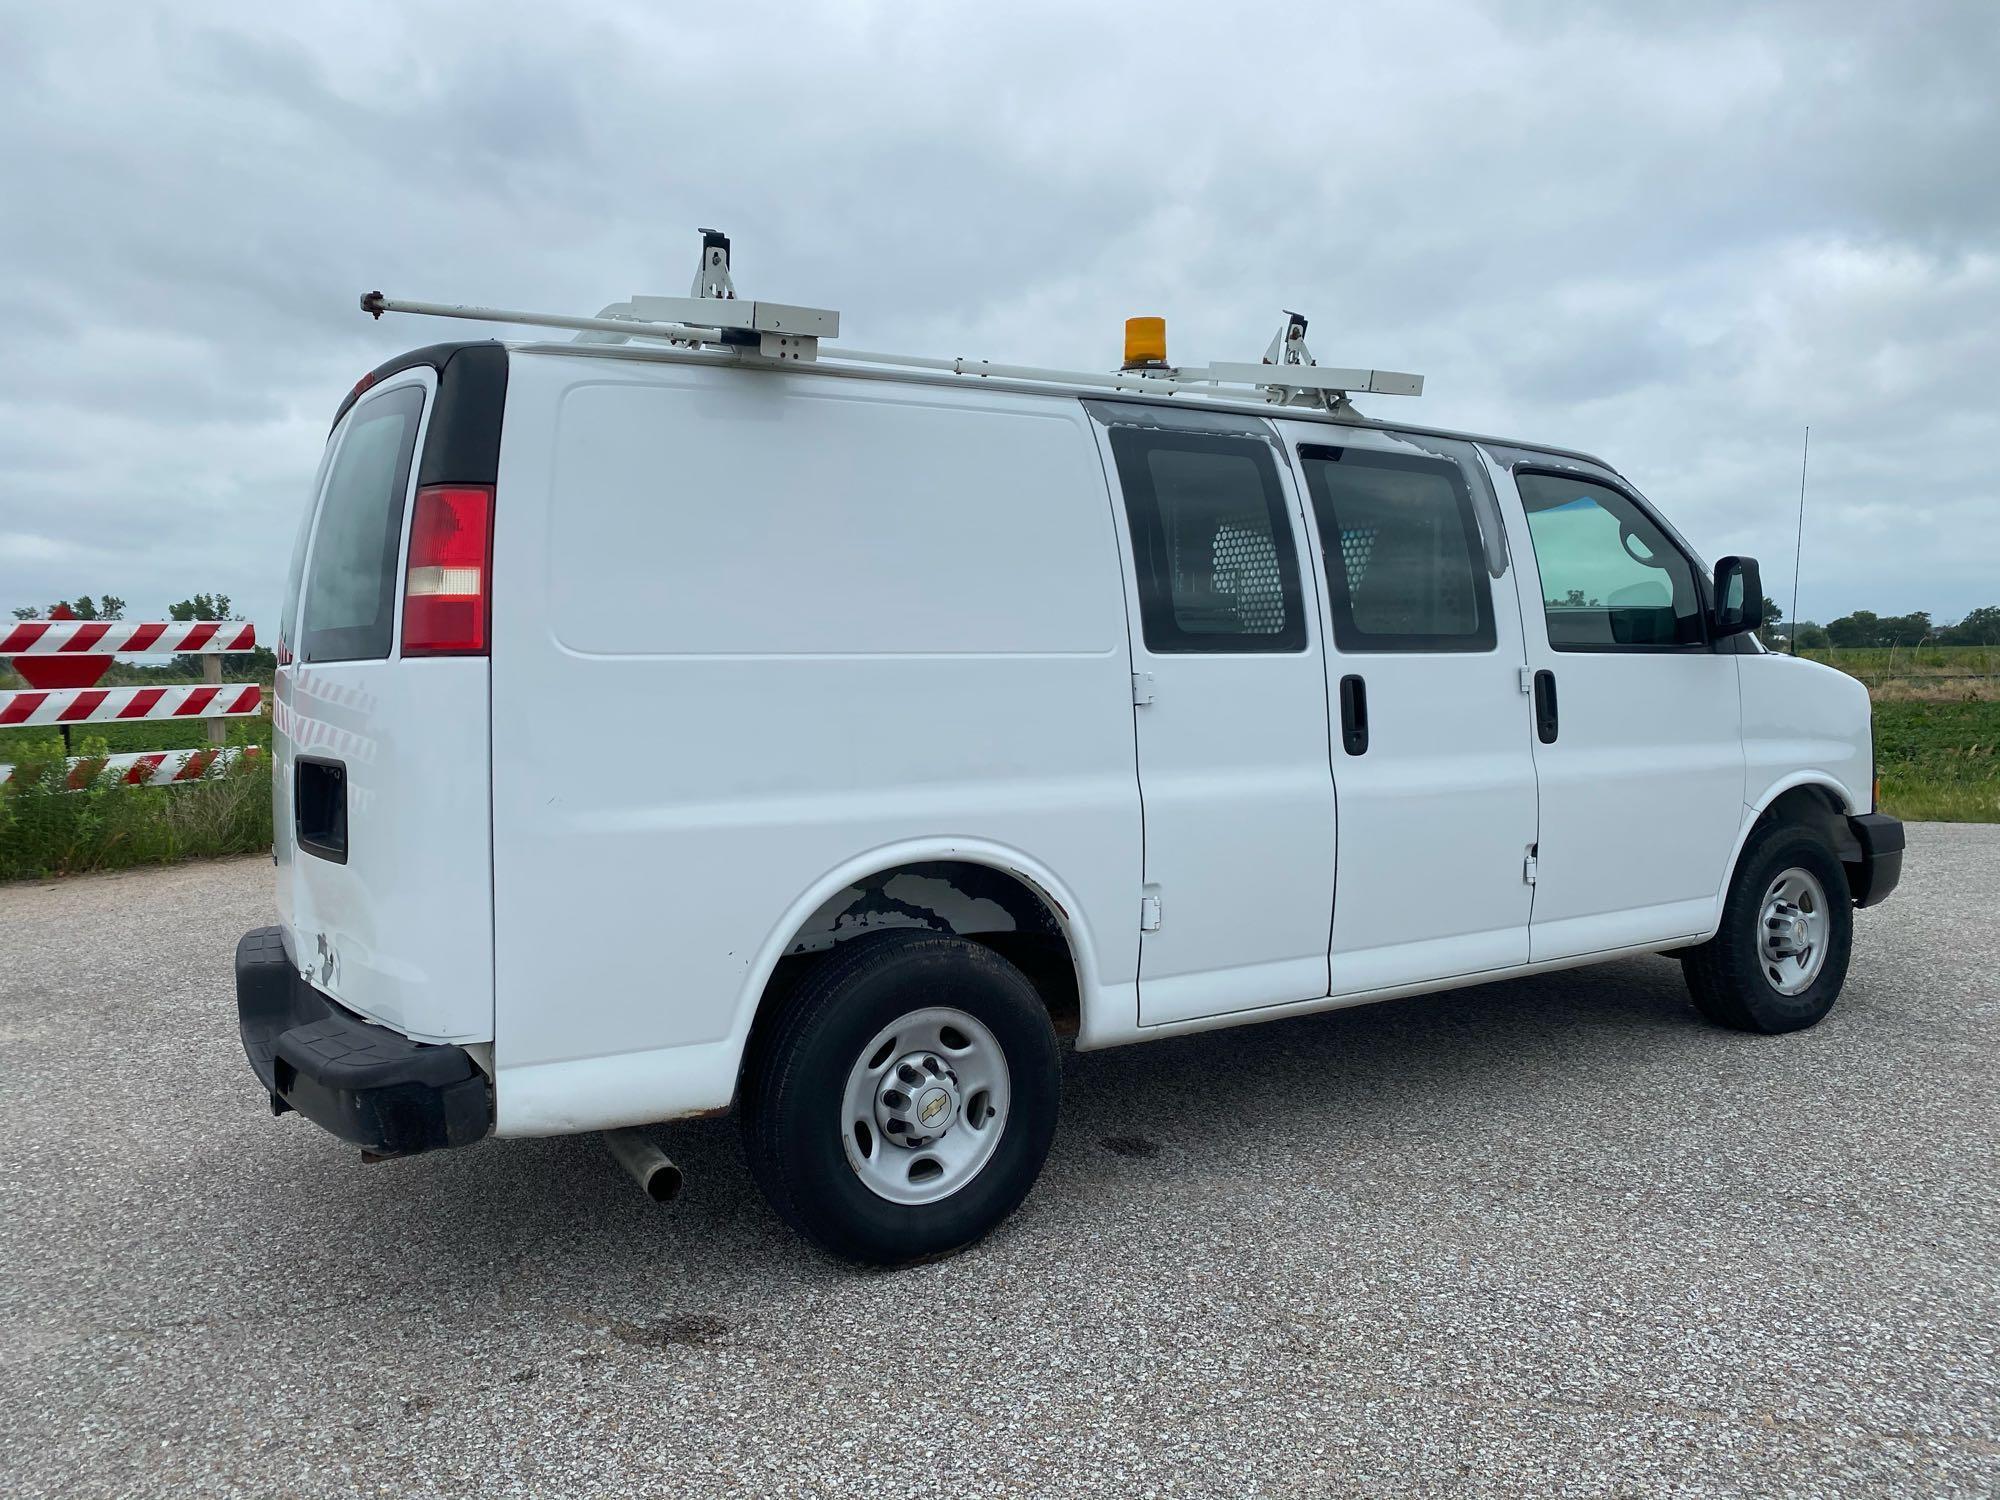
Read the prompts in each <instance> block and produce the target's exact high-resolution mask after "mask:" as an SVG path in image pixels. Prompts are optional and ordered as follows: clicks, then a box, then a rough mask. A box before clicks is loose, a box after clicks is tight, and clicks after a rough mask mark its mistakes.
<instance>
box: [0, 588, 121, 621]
mask: <svg viewBox="0 0 2000 1500" xmlns="http://www.w3.org/2000/svg"><path fill="white" fill-rule="evenodd" d="M59 609H66V610H68V611H69V614H70V618H71V619H73V620H122V619H124V618H125V601H124V600H123V599H120V598H119V597H118V596H117V595H116V594H100V595H99V596H98V597H97V598H95V599H93V598H91V597H90V595H88V594H78V595H77V596H76V597H75V598H74V599H58V600H56V602H55V603H54V604H51V605H50V606H49V607H48V608H47V609H36V608H35V606H34V605H32V604H28V605H23V606H22V607H21V608H19V609H17V610H15V611H14V618H15V619H17V620H33V619H38V618H45V617H48V616H51V615H53V614H55V612H56V611H57V610H59Z"/></svg>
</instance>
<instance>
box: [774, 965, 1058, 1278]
mask: <svg viewBox="0 0 2000 1500" xmlns="http://www.w3.org/2000/svg"><path fill="white" fill-rule="evenodd" d="M781 1004H782V1009H781V1010H780V1012H779V1014H778V1015H777V1017H776V1018H775V1020H774V1022H773V1024H772V1026H771V1029H770V1030H769V1031H768V1032H767V1033H766V1034H765V1039H764V1040H763V1042H762V1043H761V1045H760V1046H759V1047H758V1049H757V1051H756V1053H755V1055H754V1056H753V1058H752V1061H751V1064H750V1068H749V1072H748V1076H747V1077H746V1079H745V1089H744V1109H743V1139H744V1146H745V1150H746V1151H747V1153H748V1155H749V1158H750V1167H751V1171H752V1172H753V1173H754V1175H755V1176H756V1178H757V1181H758V1184H759V1186H761V1187H762V1188H763V1190H764V1193H765V1196H766V1197H768V1198H769V1199H770V1200H771V1206H772V1207H773V1208H775V1209H776V1210H777V1211H778V1214H779V1216H780V1217H782V1218H783V1219H784V1220H785V1221H786V1222H787V1223H789V1224H790V1225H791V1226H792V1227H793V1228H794V1229H796V1230H798V1231H799V1232H800V1233H801V1234H803V1235H805V1236H806V1237H807V1238H808V1239H810V1240H812V1241H814V1242H815V1243H816V1244H818V1245H820V1246H822V1247H823V1248H825V1249H827V1250H830V1251H832V1252H833V1253H834V1254H836V1255H841V1256H845V1257H847V1258H848V1259H850V1260H858V1261H865V1262H869V1263H872V1264H877V1265H898V1264H902V1263H904V1262H907V1261H913V1260H923V1259H928V1258H932V1257H935V1256H939V1255H946V1254H949V1253H951V1252H952V1251H954V1250H959V1249H962V1248H964V1247H965V1246H966V1245H969V1244H971V1243H972V1242H973V1241H975V1240H977V1239H979V1238H980V1237H981V1236H983V1235H985V1234H986V1233H987V1232H988V1231H990V1230H991V1229H992V1228H993V1227H994V1226H995V1225H997V1224H998V1223H999V1222H1000V1221H1001V1220H1002V1219H1004V1218H1006V1217H1007V1215H1008V1214H1010V1213H1012V1212H1013V1211H1014V1209H1015V1208H1016V1207H1017V1206H1018V1205H1019V1204H1020V1202H1021V1200H1022V1199H1023V1198H1025V1197H1026V1196H1027V1194H1028V1190H1029V1188H1031V1187H1032V1186H1033V1185H1034V1181H1035V1178H1036V1177H1037V1175H1039V1174H1040V1172H1041V1168H1042V1161H1043V1159H1044V1158H1045V1157H1046V1156H1047V1155H1048V1149H1049V1142H1050V1140H1051V1138H1052V1137H1053V1135H1054V1133H1055V1120H1056V1103H1057V1099H1058V1096H1059V1093H1060V1087H1061V1077H1060V1066H1059V1062H1058V1058H1057V1053H1056V1039H1055V1030H1054V1028H1053V1027H1052V1026H1051V1025H1050V1023H1049V1015H1048V1010H1047V1007H1046V1006H1044V1005H1043V1003H1042V999H1041V996H1040V995H1039V994H1038V993H1037V992H1036V990H1035V987H1034V986H1033V985H1032V984H1031V983H1029V981H1028V979H1027V977H1026V976H1025V975H1024V974H1022V973H1021V971H1020V970H1019V969H1017V968H1015V967H1014V965H1012V964H1011V963H1009V962H1007V960H1005V959H1004V958H1001V957H1000V956H999V955H998V954H996V953H993V952H992V951H990V950H989V949H986V948H982V947H980V946H979V945H978V944H977V943H973V942H968V941H967V940H966V939H964V938H959V937H952V936H949V935H946V934H940V933H892V934H891V933H885V934H882V935H880V936H872V937H865V938H858V939H855V940H853V941H851V942H849V943H847V944H844V945H843V946H841V947H840V948H837V949H835V950H834V952H833V953H831V954H829V955H828V956H827V957H826V958H825V959H824V960H822V961H821V962H820V964H819V965H818V966H817V967H816V968H814V969H813V970H812V971H811V972H810V973H808V974H807V975H806V976H805V977H804V979H803V980H802V981H801V982H800V983H799V984H798V985H797V987H796V988H794V989H793V991H792V992H791V994H790V995H788V996H787V997H785V999H784V1000H783V1001H782V1002H781Z"/></svg>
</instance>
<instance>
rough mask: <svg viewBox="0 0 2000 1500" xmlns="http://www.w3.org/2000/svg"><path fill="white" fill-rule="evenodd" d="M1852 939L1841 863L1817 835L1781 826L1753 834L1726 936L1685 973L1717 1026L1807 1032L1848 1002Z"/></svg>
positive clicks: (1689, 961)
mask: <svg viewBox="0 0 2000 1500" xmlns="http://www.w3.org/2000/svg"><path fill="white" fill-rule="evenodd" d="M1853 940H1854V902H1853V898H1852V897H1851V895H1850V894H1849V892H1848V888H1847V872H1846V871H1845V870H1844V869H1842V867H1841V863H1840V861H1839V859H1837V858H1836V857H1835V856H1834V853H1833V851H1832V850H1831V849H1829V848H1827V846H1826V844H1825V842H1824V841H1823V840H1821V839H1820V837H1819V836H1818V835H1817V834H1815V833H1814V832H1812V831H1811V830H1810V829H1805V828H1800V827H1798V826H1796V825H1787V824H1776V825H1773V826H1771V827H1769V828H1765V829H1762V830H1760V831H1758V832H1757V833H1754V834H1752V835H1751V838H1750V842H1749V844H1748V845H1746V846H1745V848H1744V850H1743V855H1742V857H1741V858H1740V859H1739V860H1738V861H1737V865H1736V875H1735V878H1734V879H1733V880H1732V881H1731V882H1730V886H1729V895H1728V898H1727V899H1726V900H1725V901H1724V902H1723V907H1722V925H1721V927H1720V928H1719V929H1718V930H1717V932H1716V934H1715V936H1714V937H1713V938H1711V939H1710V940H1709V941H1708V942H1706V943H1704V944H1702V945H1701V946H1700V947H1699V948H1692V949H1689V950H1688V951H1687V952H1686V953H1685V954H1684V955H1683V956H1682V959H1681V965H1682V969H1683V972H1684V973H1685V974H1686V975H1687V982H1688V991H1689V993H1690V994H1691V995H1692V996H1693V997H1694V1003H1695V1008H1696V1009H1697V1010H1699V1011H1700V1012H1701V1013H1702V1014H1703V1015H1704V1016H1706V1017H1708V1019H1709V1020H1711V1021H1714V1022H1715V1023H1716V1024H1718V1025H1721V1026H1728V1027H1732V1028H1733V1029H1735V1030H1738V1031H1761V1032H1767V1033H1776V1032H1783V1031H1800V1030H1803V1029H1804V1028H1806V1027H1808V1026H1811V1025H1814V1024H1815V1023H1817V1022H1818V1021H1819V1020H1820V1019H1821V1018H1822V1017H1823V1016H1825V1015H1826V1013H1827V1012H1828V1011H1829V1010H1831V1009H1833V1002H1834V1001H1835V1000H1837V999H1839V998H1840V990H1841V986H1842V985H1844V984H1845V983H1846V982H1847V961H1848V956H1849V951H1850V949H1851V947H1852V944H1853Z"/></svg>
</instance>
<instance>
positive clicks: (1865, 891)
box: [1847, 813, 1903, 906]
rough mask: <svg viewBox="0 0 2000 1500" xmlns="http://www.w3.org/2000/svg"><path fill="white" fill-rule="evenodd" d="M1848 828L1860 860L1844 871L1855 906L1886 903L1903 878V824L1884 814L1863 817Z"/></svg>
mask: <svg viewBox="0 0 2000 1500" xmlns="http://www.w3.org/2000/svg"><path fill="white" fill-rule="evenodd" d="M1847 823H1848V826H1849V827H1850V828H1852V829H1853V830H1854V837H1855V838H1856V839H1858V840H1859V841H1860V843H1861V860H1860V862H1859V863H1858V864H1851V865H1849V866H1848V867H1847V884H1848V888H1849V890H1850V891H1851V892H1852V893H1853V896H1854V904H1855V905H1856V906H1873V905H1875V904H1876V903H1877V902H1879V901H1884V900H1887V899H1888V895H1889V893H1890V892H1891V891H1893V890H1894V889H1895V888H1896V882H1897V881H1899V880H1901V879H1902V878H1903V824H1902V820H1901V819H1900V818H1892V817H1890V816H1889V815H1888V814H1886V813H1862V814H1861V815H1860V816H1859V817H1855V818H1849V819H1848V820H1847Z"/></svg>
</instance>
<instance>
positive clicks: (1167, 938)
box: [1088, 402, 1334, 1026]
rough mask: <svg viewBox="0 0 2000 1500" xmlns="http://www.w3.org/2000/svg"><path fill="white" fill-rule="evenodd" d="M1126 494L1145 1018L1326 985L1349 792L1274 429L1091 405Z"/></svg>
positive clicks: (1229, 1006) (1297, 994)
mask: <svg viewBox="0 0 2000 1500" xmlns="http://www.w3.org/2000/svg"><path fill="white" fill-rule="evenodd" d="M1088 404H1089V406H1090V408H1091V410H1092V411H1093V413H1095V414H1097V415H1098V418H1099V421H1100V422H1101V423H1102V424H1103V427H1102V429H1101V430H1102V432H1103V444H1104V449H1105V456H1106V458H1107V460H1108V467H1109V468H1110V470H1111V472H1112V474H1113V475H1114V476H1115V478H1116V480H1117V483H1118V486H1119V489H1120V490H1121V492H1122V497H1123V501H1124V510H1125V514H1126V520H1127V537H1128V539H1129V543H1130V547H1131V552H1130V560H1129V572H1128V578H1129V588H1130V591H1131V592H1130V596H1129V600H1128V612H1129V619H1130V622H1131V631H1132V665H1133V674H1134V675H1133V685H1134V688H1133V700H1134V707H1133V716H1134V722H1135V726H1136V728H1135V734H1136V738H1137V745H1138V763H1139V792H1140V801H1141V803H1142V804H1143V808H1144V817H1145V887H1146V888H1145V891H1144V893H1143V895H1142V898H1141V901H1140V923H1141V936H1140V940H1139V1019H1140V1021H1141V1022H1142V1023H1143V1024H1145V1025H1148V1026H1151V1025H1158V1024H1161V1023H1165V1022H1171V1021H1183V1020H1190V1019H1195V1018H1198V1017H1203V1016H1215V1015H1224V1014H1228V1013H1231V1012H1235V1011H1244V1010H1253V1009H1256V1008H1258V1007H1260V1006H1268V1005H1283V1004H1288V1003H1290V1002H1294V1001H1299V1000H1313V999H1317V998H1318V997H1320V996H1322V995H1324V994H1326V993H1327V942H1328V931H1329V924H1330V921H1331V916H1332V911H1333V865H1334V801H1333V777H1332V772H1331V769H1330V767H1329V764H1328V750H1327V707H1326V668H1325V662H1324V660H1323V657H1322V650H1321V641H1320V633H1319V628H1318V622H1317V620H1316V618H1315V616H1314V612H1313V610H1312V609H1311V607H1310V604H1309V601H1310V600H1311V598H1312V591H1311V588H1310V586H1309V585H1308V584H1307V583H1306V582H1305V581H1304V580H1305V578H1306V576H1307V575H1306V571H1305V570H1306V562H1305V559H1306V549H1307V546H1308V543H1307V541H1306V536H1305V530H1304V525H1303V521H1304V518H1303V516H1302V514H1301V511H1300V507H1299V502H1298V496H1297V494H1296V492H1295V491H1294V489H1293V488H1292V484H1291V474H1290V470H1289V469H1288V468H1287V467H1286V465H1285V464H1284V462H1283V459H1282V458H1281V456H1280V454H1279V452H1278V449H1277V446H1276V443H1275V442H1274V440H1273V435H1272V432H1271V428H1270V426H1269V425H1268V424H1266V423H1264V422H1261V421H1257V420H1254V419H1250V418H1231V417H1228V416H1225V415H1222V414H1219V413H1217V414H1209V413H1202V414H1200V415H1199V416H1195V415H1192V414H1191V415H1190V416H1188V417H1187V418H1185V419H1183V418H1181V417H1180V415H1179V414H1178V413H1173V414H1165V413H1159V412H1157V411H1155V410H1154V409H1152V408H1144V407H1141V408H1131V407H1125V406H1121V405H1119V404H1116V403H1110V402H1092V403H1088Z"/></svg>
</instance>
